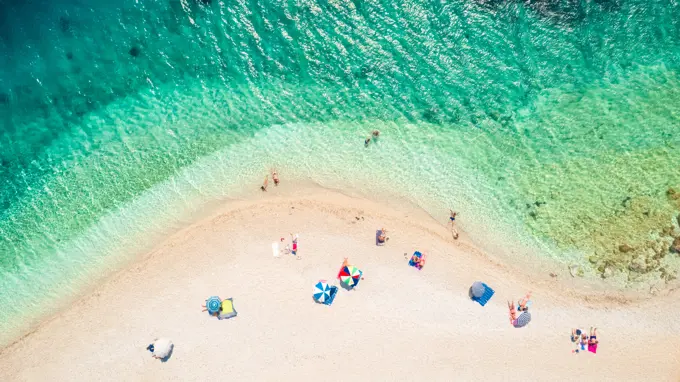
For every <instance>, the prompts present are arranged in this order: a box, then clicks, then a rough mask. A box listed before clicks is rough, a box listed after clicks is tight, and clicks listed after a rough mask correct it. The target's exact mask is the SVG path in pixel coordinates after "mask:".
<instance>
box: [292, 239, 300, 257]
mask: <svg viewBox="0 0 680 382" xmlns="http://www.w3.org/2000/svg"><path fill="white" fill-rule="evenodd" d="M290 239H291V241H292V242H293V249H292V250H291V251H290V253H292V254H293V256H296V257H297V259H298V260H300V257H299V256H297V251H298V234H295V235H293V234H292V233H291V234H290Z"/></svg>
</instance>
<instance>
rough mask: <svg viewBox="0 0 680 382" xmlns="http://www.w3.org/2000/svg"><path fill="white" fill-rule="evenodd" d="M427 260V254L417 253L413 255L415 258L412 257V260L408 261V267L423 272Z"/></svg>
mask: <svg viewBox="0 0 680 382" xmlns="http://www.w3.org/2000/svg"><path fill="white" fill-rule="evenodd" d="M425 260H427V255H426V254H423V253H420V252H419V251H415V252H414V253H413V256H411V260H409V261H408V265H410V266H412V267H415V268H416V269H418V270H421V269H423V267H424V266H425Z"/></svg>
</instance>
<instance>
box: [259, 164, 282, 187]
mask: <svg viewBox="0 0 680 382" xmlns="http://www.w3.org/2000/svg"><path fill="white" fill-rule="evenodd" d="M271 173H272V179H273V180H274V186H278V185H279V174H278V173H277V172H276V170H275V169H271ZM268 186H269V175H265V176H264V183H262V187H260V190H262V191H267V187H268Z"/></svg>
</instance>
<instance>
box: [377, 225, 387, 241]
mask: <svg viewBox="0 0 680 382" xmlns="http://www.w3.org/2000/svg"><path fill="white" fill-rule="evenodd" d="M386 240H387V230H386V229H385V228H382V229H381V230H380V234H379V235H378V242H380V243H384V242H385V241H386Z"/></svg>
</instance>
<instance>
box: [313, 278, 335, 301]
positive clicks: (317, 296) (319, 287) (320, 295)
mask: <svg viewBox="0 0 680 382" xmlns="http://www.w3.org/2000/svg"><path fill="white" fill-rule="evenodd" d="M330 298H331V287H330V285H328V283H326V282H325V281H322V280H319V282H318V283H316V285H315V286H314V300H316V301H317V302H320V303H322V304H324V303H326V301H328V300H329V299H330Z"/></svg>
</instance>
